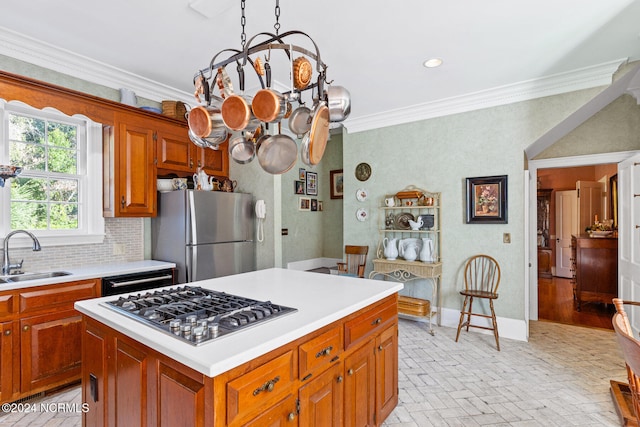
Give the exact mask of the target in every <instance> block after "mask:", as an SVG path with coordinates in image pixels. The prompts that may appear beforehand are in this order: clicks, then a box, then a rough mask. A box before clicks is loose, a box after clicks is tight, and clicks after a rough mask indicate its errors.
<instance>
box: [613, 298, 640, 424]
mask: <svg viewBox="0 0 640 427" xmlns="http://www.w3.org/2000/svg"><path fill="white" fill-rule="evenodd" d="M613 304H614V305H615V307H616V313H615V314H614V315H613V329H614V331H616V339H617V341H618V345H619V346H620V348H621V349H622V354H623V356H624V362H625V364H626V366H627V377H628V379H629V390H630V391H631V402H632V403H633V409H634V411H633V412H634V415H635V420H636V421H637V423H638V425H640V341H638V340H637V339H635V338H633V330H632V329H631V325H630V324H629V318H628V317H627V313H626V312H625V311H624V306H623V304H628V305H640V302H635V301H623V300H621V299H619V298H614V299H613ZM617 403H619V402H617Z"/></svg>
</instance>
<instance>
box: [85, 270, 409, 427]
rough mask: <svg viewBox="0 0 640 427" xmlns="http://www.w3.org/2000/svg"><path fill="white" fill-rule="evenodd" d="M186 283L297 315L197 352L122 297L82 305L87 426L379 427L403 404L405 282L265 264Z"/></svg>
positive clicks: (225, 338) (197, 348)
mask: <svg viewBox="0 0 640 427" xmlns="http://www.w3.org/2000/svg"><path fill="white" fill-rule="evenodd" d="M189 285H193V286H200V287H202V288H205V289H211V290H216V291H223V292H227V293H229V294H234V295H241V296H245V297H249V298H253V299H256V300H260V301H272V302H273V303H276V304H280V305H283V306H289V307H293V308H296V309H297V311H295V312H293V313H290V314H286V315H284V316H281V317H278V318H275V319H273V320H270V321H268V322H265V323H261V324H259V325H255V326H253V327H251V328H248V329H243V330H241V331H238V332H237V333H234V334H229V335H225V336H223V337H220V338H219V339H215V340H212V341H209V342H206V343H203V344H201V345H199V346H194V345H192V344H190V343H187V342H184V341H182V340H180V339H176V338H175V337H172V336H170V334H168V333H166V332H164V331H161V330H157V329H154V328H152V327H150V326H148V325H145V324H143V323H141V322H139V321H137V320H135V319H133V318H130V317H127V316H124V315H122V314H120V313H117V312H115V311H114V310H112V309H111V308H109V307H107V306H105V302H107V301H110V300H113V298H114V297H105V298H98V299H93V300H88V301H82V302H78V303H77V304H76V309H77V310H78V311H80V312H81V313H82V314H83V322H84V336H83V364H82V367H83V374H82V381H83V402H86V403H87V404H88V405H89V410H88V411H87V412H86V413H85V414H83V417H84V419H83V422H84V425H87V426H93V425H114V424H115V425H124V424H127V425H129V424H132V423H133V424H135V425H138V424H139V425H160V424H161V425H171V426H175V425H185V426H195V425H202V426H205V425H206V426H211V425H213V426H227V425H229V426H232V425H256V426H257V425H272V424H274V423H277V422H279V421H282V422H283V423H284V422H286V423H287V425H299V426H312V425H319V424H323V425H326V424H332V425H338V424H342V425H361V424H368V425H380V424H381V423H382V422H383V420H384V419H385V418H386V417H387V416H388V415H389V413H390V412H391V411H392V410H393V408H394V407H395V406H396V404H397V399H398V394H397V393H398V375H397V371H398V359H397V344H398V335H397V292H398V291H399V290H400V289H402V284H400V283H395V282H385V281H377V280H367V279H356V278H351V277H344V276H334V275H324V274H317V273H309V272H303V271H293V270H284V269H268V270H261V271H256V272H251V273H245V274H239V275H234V276H227V277H221V278H217V279H210V280H205V281H200V282H194V283H191V284H189Z"/></svg>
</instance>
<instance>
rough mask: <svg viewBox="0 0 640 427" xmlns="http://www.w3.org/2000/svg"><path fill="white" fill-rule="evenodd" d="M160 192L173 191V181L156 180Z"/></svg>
mask: <svg viewBox="0 0 640 427" xmlns="http://www.w3.org/2000/svg"><path fill="white" fill-rule="evenodd" d="M156 183H157V184H156V185H157V186H158V191H162V192H165V191H173V180H171V179H158V180H156Z"/></svg>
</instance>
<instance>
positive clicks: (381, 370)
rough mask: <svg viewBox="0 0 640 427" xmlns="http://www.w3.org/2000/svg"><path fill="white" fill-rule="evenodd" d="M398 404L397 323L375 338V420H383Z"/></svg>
mask: <svg viewBox="0 0 640 427" xmlns="http://www.w3.org/2000/svg"><path fill="white" fill-rule="evenodd" d="M397 404H398V325H397V324H394V325H393V326H391V327H389V328H387V329H386V330H384V331H383V332H382V333H381V334H380V336H379V337H378V338H377V339H376V414H377V416H376V421H377V422H382V421H383V420H385V419H386V418H387V417H388V416H389V414H391V412H392V411H393V409H394V408H395V407H396V405H397Z"/></svg>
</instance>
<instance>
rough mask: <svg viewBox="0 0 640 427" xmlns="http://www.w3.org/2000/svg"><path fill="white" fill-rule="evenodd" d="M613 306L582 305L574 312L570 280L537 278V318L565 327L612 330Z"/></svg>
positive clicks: (574, 306)
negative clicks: (562, 324) (565, 325)
mask: <svg viewBox="0 0 640 427" xmlns="http://www.w3.org/2000/svg"><path fill="white" fill-rule="evenodd" d="M615 311H616V310H615V307H614V306H613V304H599V303H584V302H583V303H582V309H581V310H580V311H577V310H576V305H575V303H574V301H573V288H572V285H571V280H570V279H564V278H562V277H553V278H551V279H546V278H542V277H539V278H538V318H539V319H540V320H548V321H552V322H557V323H564V324H567V325H576V326H589V327H594V328H603V329H613V326H612V324H611V318H612V317H613V314H614V313H615Z"/></svg>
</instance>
